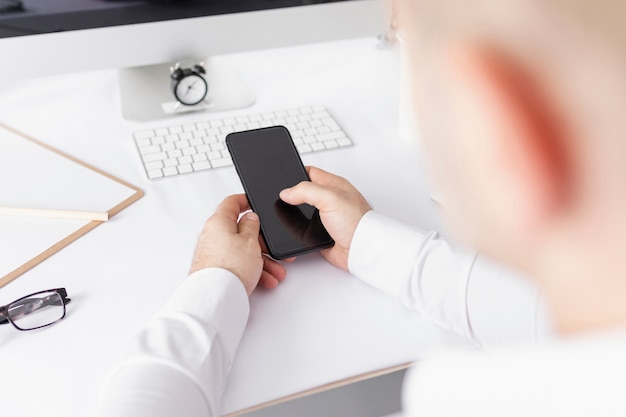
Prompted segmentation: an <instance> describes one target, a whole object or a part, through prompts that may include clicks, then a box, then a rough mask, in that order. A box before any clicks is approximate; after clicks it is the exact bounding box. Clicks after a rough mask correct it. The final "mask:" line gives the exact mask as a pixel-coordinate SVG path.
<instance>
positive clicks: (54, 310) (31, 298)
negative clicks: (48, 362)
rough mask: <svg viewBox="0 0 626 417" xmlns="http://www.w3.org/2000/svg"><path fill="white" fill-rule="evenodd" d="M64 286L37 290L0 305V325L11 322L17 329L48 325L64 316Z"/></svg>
mask: <svg viewBox="0 0 626 417" xmlns="http://www.w3.org/2000/svg"><path fill="white" fill-rule="evenodd" d="M70 301H72V300H71V299H69V298H67V291H66V290H65V288H57V289H54V290H46V291H39V292H36V293H34V294H31V295H27V296H26V297H22V298H20V299H18V300H15V301H13V302H12V303H9V304H7V305H5V306H1V307H0V325H2V324H7V323H11V324H12V325H13V327H15V328H16V329H17V330H35V329H40V328H42V327H46V326H50V325H51V324H54V323H56V322H57V321H59V320H61V319H62V318H63V317H65V305H66V304H67V303H69V302H70Z"/></svg>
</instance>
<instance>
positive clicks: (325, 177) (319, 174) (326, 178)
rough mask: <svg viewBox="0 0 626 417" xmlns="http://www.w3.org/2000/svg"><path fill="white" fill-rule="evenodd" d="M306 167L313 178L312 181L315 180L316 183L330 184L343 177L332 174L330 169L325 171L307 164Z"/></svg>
mask: <svg viewBox="0 0 626 417" xmlns="http://www.w3.org/2000/svg"><path fill="white" fill-rule="evenodd" d="M305 168H306V172H307V174H309V178H310V179H311V182H314V183H316V184H320V185H329V184H330V183H332V182H333V181H336V180H337V179H339V178H341V177H338V176H337V175H334V174H331V173H330V172H328V171H324V170H323V169H321V168H317V167H314V166H307V167H305Z"/></svg>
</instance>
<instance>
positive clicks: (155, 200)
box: [0, 39, 459, 417]
mask: <svg viewBox="0 0 626 417" xmlns="http://www.w3.org/2000/svg"><path fill="white" fill-rule="evenodd" d="M376 43H377V42H376V40H375V39H359V40H354V41H343V42H337V43H332V44H323V45H311V46H307V47H301V48H292V49H282V50H271V51H261V52H255V53H247V54H238V55H234V56H230V57H228V60H229V61H230V62H231V64H232V65H233V66H234V67H235V68H236V69H237V70H238V71H239V73H240V75H242V76H243V77H244V79H245V80H246V81H247V82H248V83H249V84H250V85H251V86H252V88H253V89H254V90H255V91H256V93H257V94H258V101H257V103H256V105H255V106H254V107H253V108H252V109H245V110H241V111H237V112H234V113H235V114H239V113H246V112H249V111H257V110H258V111H260V110H265V109H273V108H283V107H287V106H291V105H301V104H316V103H321V104H324V105H326V106H327V107H328V108H329V110H330V111H331V112H332V113H333V114H334V115H335V116H336V118H337V119H338V120H339V122H340V123H341V124H342V125H343V127H344V128H345V130H346V131H347V132H348V134H349V135H350V136H351V137H352V138H353V140H354V143H355V146H354V147H352V148H349V149H342V150H334V151H329V152H322V153H318V154H315V155H306V156H304V158H303V159H304V162H305V164H313V165H317V166H320V167H322V168H325V169H327V170H330V171H333V172H336V173H339V174H341V175H343V176H346V177H347V178H349V179H350V180H351V181H352V182H353V183H354V184H355V185H356V186H357V187H358V188H359V189H360V190H361V191H362V192H363V193H364V194H365V195H366V196H367V197H368V198H369V200H370V202H371V203H372V204H373V206H374V207H375V208H377V209H378V210H380V211H381V212H384V213H387V214H389V215H391V216H394V217H396V218H398V219H401V220H404V221H407V222H409V223H412V224H416V225H420V226H423V227H438V224H437V217H436V215H435V213H434V207H433V206H432V203H431V202H430V200H429V193H428V190H427V187H426V185H425V182H424V180H423V178H422V174H421V172H420V167H419V161H418V155H417V151H416V148H415V147H414V146H413V145H411V144H409V143H407V142H406V141H404V140H402V139H400V138H399V135H398V129H397V119H398V116H397V115H398V112H397V102H398V98H397V91H398V85H397V84H398V78H399V69H398V66H397V57H396V56H395V53H393V52H390V51H381V50H377V49H376V48H375V45H376ZM118 95H119V91H118V87H117V79H116V72H115V71H112V70H111V71H100V72H95V73H88V74H78V75H72V76H63V77H59V78H54V79H41V80H34V81H30V82H28V83H22V84H19V85H13V86H11V87H9V88H7V87H4V88H2V89H0V121H2V122H5V123H6V124H9V125H12V126H14V127H16V128H18V129H20V130H22V131H24V132H26V133H28V134H30V135H32V136H34V137H36V138H39V139H41V140H43V141H45V142H48V143H50V144H51V145H53V146H55V147H57V148H60V149H61V150H64V151H66V152H68V153H70V154H72V155H74V156H76V157H78V158H80V159H82V160H84V161H86V162H88V163H90V164H92V165H94V166H96V167H99V168H102V169H103V170H105V171H107V172H110V173H111V174H113V175H115V176H118V177H120V178H122V179H124V180H126V181H129V182H130V183H132V184H134V185H137V186H139V187H140V188H142V189H143V190H144V191H145V193H146V194H145V197H144V198H143V199H141V200H139V201H138V202H137V203H135V204H133V205H132V206H130V207H129V208H128V209H126V210H124V211H122V212H121V213H120V214H119V215H118V216H116V217H114V218H113V219H112V220H111V221H109V222H108V223H106V224H104V225H102V226H100V227H98V228H97V229H95V230H94V231H92V232H90V233H88V234H87V235H86V236H84V237H82V238H81V239H79V240H78V241H76V242H74V243H72V244H71V245H70V246H68V247H67V248H65V249H63V250H62V251H61V252H59V253H57V254H55V255H54V256H52V257H51V258H50V259H48V260H46V261H44V262H43V263H42V264H41V265H39V266H37V267H36V268H34V269H33V270H31V271H29V272H28V273H26V274H25V275H23V276H21V277H20V278H18V279H17V280H16V281H14V282H13V283H11V284H9V285H8V286H6V287H4V288H2V289H0V304H5V303H7V302H10V301H12V300H13V299H15V298H18V297H20V296H22V295H26V294H29V293H30V292H34V291H37V290H41V289H47V288H53V287H60V286H65V287H66V288H67V290H68V292H69V295H70V297H71V298H72V300H73V301H72V303H71V304H70V305H69V306H68V316H67V317H66V319H65V320H63V321H62V322H60V323H58V324H56V325H55V326H53V327H50V328H47V329H44V330H42V331H34V332H29V333H24V332H18V331H16V330H15V329H13V328H12V327H10V326H2V328H0V375H1V377H0V404H1V405H0V408H1V412H2V414H3V415H7V416H9V415H10V416H12V417H17V416H28V417H36V416H42V417H43V416H45V417H55V416H59V417H61V416H63V417H79V416H81V417H82V416H85V415H86V413H87V411H88V410H89V408H90V406H91V405H92V404H93V402H94V399H95V398H96V395H97V391H98V388H99V386H100V383H101V381H102V379H103V377H104V375H105V374H106V372H107V371H108V370H109V369H110V367H111V365H112V363H113V361H114V360H115V357H116V355H118V354H119V353H120V352H121V350H122V348H123V346H124V344H125V343H126V342H127V341H128V340H129V339H130V338H131V337H132V336H133V335H134V334H135V332H136V331H137V330H138V329H139V328H140V327H141V326H142V325H144V324H145V323H146V322H147V321H148V319H149V318H150V317H151V316H152V315H153V314H154V313H155V311H156V310H157V309H158V308H159V307H160V306H161V305H162V304H163V302H164V301H165V300H166V299H167V297H168V296H169V294H170V293H171V292H172V291H173V290H174V288H175V287H176V286H177V285H178V284H179V283H180V282H181V280H183V279H184V278H185V277H186V275H187V271H188V268H189V265H190V260H191V255H192V251H193V247H194V244H195V240H196V237H197V235H198V233H199V231H200V228H201V226H202V224H203V222H204V220H205V218H206V217H207V216H208V215H210V214H211V213H212V212H213V210H214V208H215V206H216V205H217V204H218V203H219V201H221V200H222V198H224V197H225V196H226V195H228V194H232V193H237V192H241V191H242V190H241V186H240V183H239V180H238V178H237V175H236V173H235V170H234V169H233V168H222V169H217V170H214V171H208V172H205V173H199V174H193V175H187V176H181V177H179V178H173V179H165V180H161V181H149V180H147V179H146V177H145V175H144V173H143V171H142V168H141V166H140V162H139V157H138V155H137V151H136V149H135V146H134V143H133V141H132V139H131V132H132V131H133V130H138V129H141V128H144V127H146V126H161V125H168V124H171V123H172V120H171V119H170V120H162V121H158V122H155V123H148V124H141V123H135V122H129V121H125V120H122V119H121V117H120V108H119V103H118ZM206 117H210V115H209V114H195V115H185V116H181V117H179V119H178V120H177V121H176V122H178V121H179V120H181V121H194V120H198V119H202V118H206ZM25 163H27V162H25ZM5 180H6V179H2V181H5ZM17 180H19V179H17ZM4 238H7V237H4V236H3V237H0V239H4ZM36 238H37V234H36V231H33V239H36ZM2 256H10V254H2ZM288 270H289V276H288V278H287V280H286V281H285V282H284V284H282V285H281V286H280V287H279V288H278V289H276V290H274V291H264V290H260V291H256V292H255V293H254V294H253V296H252V299H251V304H252V311H251V316H250V320H249V324H248V330H247V332H246V334H245V336H244V338H243V340H242V343H241V346H240V349H239V351H238V354H237V357H236V362H235V364H234V367H233V370H232V374H231V378H230V379H229V383H228V386H227V390H226V393H225V397H224V403H223V412H224V413H225V414H226V413H231V412H234V411H238V410H243V409H246V408H248V407H252V406H255V405H258V404H262V403H267V402H270V401H274V400H276V399H280V398H283V397H286V396H289V395H293V394H297V393H300V392H302V391H306V390H310V389H314V388H316V387H320V386H323V385H326V384H330V383H333V382H336V381H341V380H345V379H348V378H353V377H355V376H358V375H362V374H365V373H369V372H372V371H377V370H381V369H385V368H388V367H392V366H395V365H399V364H403V363H406V362H410V361H414V360H416V359H418V358H419V357H420V356H421V355H423V353H424V352H425V350H428V349H431V348H434V347H437V346H442V345H447V344H451V343H459V341H458V339H456V338H455V337H454V336H452V335H450V334H447V333H445V332H443V331H441V330H439V329H437V328H435V327H433V326H431V325H429V324H427V323H425V322H424V321H423V320H422V319H420V318H419V317H418V316H417V315H415V314H413V313H412V312H409V311H408V310H406V309H405V308H404V307H402V306H401V305H399V304H398V303H396V302H395V301H394V300H392V299H390V298H388V297H387V296H385V295H383V294H380V293H378V292H377V291H375V290H373V289H371V288H370V287H368V286H366V285H365V284H363V283H361V282H360V281H359V280H357V279H355V278H353V277H351V276H350V275H349V274H347V273H343V272H342V271H339V270H336V269H334V268H333V267H331V266H329V265H328V264H326V263H325V262H324V261H323V260H322V259H321V258H320V257H319V256H318V255H316V254H314V255H309V256H305V257H302V258H300V259H299V260H298V261H297V262H296V263H295V264H293V265H289V266H288Z"/></svg>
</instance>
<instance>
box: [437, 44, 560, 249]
mask: <svg viewBox="0 0 626 417" xmlns="http://www.w3.org/2000/svg"><path fill="white" fill-rule="evenodd" d="M444 61H445V64H444V71H445V72H446V73H447V76H446V75H444V80H445V79H447V80H446V82H449V83H448V89H449V94H450V99H451V100H450V104H451V105H452V106H454V109H452V114H453V115H454V116H453V117H454V122H455V123H456V125H455V127H454V129H455V132H454V134H455V137H456V138H457V139H458V142H460V143H458V145H459V146H460V149H459V152H460V157H461V158H462V160H463V166H464V169H466V170H467V172H466V174H467V175H468V178H467V181H466V183H467V184H468V186H469V187H470V188H471V190H468V191H469V192H471V194H472V199H473V203H472V204H474V205H477V206H476V207H475V209H476V210H477V212H480V213H482V215H483V216H484V219H486V220H485V221H486V224H488V225H489V226H490V227H489V229H492V228H493V229H494V230H491V232H493V233H505V234H506V235H508V236H500V237H497V238H498V239H502V238H504V239H514V240H515V239H517V240H519V239H525V238H531V239H532V238H533V236H534V235H535V233H536V232H537V231H538V230H539V229H540V228H543V227H546V226H547V222H548V221H549V220H550V219H551V217H552V216H553V215H554V214H556V212H555V210H558V209H559V208H560V207H561V204H562V203H563V202H564V201H565V199H567V198H568V191H569V181H570V179H571V178H569V175H570V173H569V167H568V159H569V158H568V157H567V155H568V151H569V149H568V148H567V146H568V144H567V143H566V141H565V139H566V138H565V137H564V136H565V135H564V132H565V130H564V129H563V125H562V124H561V121H560V120H559V118H558V117H557V114H558V112H557V111H556V108H555V107H554V106H553V105H552V104H551V102H550V101H549V100H548V98H547V97H548V95H547V94H546V91H542V89H541V88H540V84H539V83H538V82H536V81H537V80H534V79H533V77H532V76H530V75H529V73H528V72H526V71H523V69H522V67H521V65H519V64H518V63H517V62H516V61H515V60H513V59H511V58H509V57H507V56H504V55H503V54H501V53H498V52H496V51H494V50H493V49H489V48H485V47H481V46H479V47H476V46H474V45H471V46H467V45H465V46H463V47H461V48H456V49H454V50H453V51H448V54H447V55H446V58H445V59H444ZM484 232H488V231H487V230H484ZM510 243H514V242H510ZM517 243H523V242H522V241H518V242H517ZM526 243H529V241H526Z"/></svg>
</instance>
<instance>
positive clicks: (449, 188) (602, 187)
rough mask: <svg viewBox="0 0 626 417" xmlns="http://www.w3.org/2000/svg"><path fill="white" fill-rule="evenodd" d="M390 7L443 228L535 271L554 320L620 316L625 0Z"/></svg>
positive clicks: (579, 323) (625, 294)
mask: <svg viewBox="0 0 626 417" xmlns="http://www.w3.org/2000/svg"><path fill="white" fill-rule="evenodd" d="M400 13H401V24H400V33H401V38H402V39H403V48H404V49H405V52H406V53H407V55H408V62H409V65H410V72H411V74H412V76H413V78H412V85H411V89H412V91H413V98H414V100H413V104H414V106H415V109H416V113H417V118H418V125H419V126H420V128H421V135H420V136H421V138H422V140H423V141H424V143H425V147H426V149H427V150H428V153H429V156H430V162H431V168H432V171H433V173H434V179H435V184H436V187H438V191H439V192H440V193H441V195H442V196H443V200H444V209H445V211H446V212H447V214H448V217H449V219H450V221H451V223H452V226H453V228H454V229H455V230H456V231H457V232H458V233H459V234H460V236H461V237H462V238H463V239H464V240H466V241H467V242H469V243H470V244H472V245H474V246H476V247H477V248H478V249H479V250H483V251H484V252H486V253H487V254H489V255H491V256H493V257H495V258H497V259H500V260H501V261H504V262H507V263H509V264H511V265H513V266H515V267H517V268H519V269H521V270H523V271H525V272H526V273H528V274H529V275H530V276H532V277H534V278H535V279H537V280H538V282H539V283H540V285H542V286H543V288H544V290H545V291H546V294H547V296H548V299H549V301H550V303H551V305H552V307H553V311H554V312H555V316H556V319H557V324H558V325H559V326H560V327H561V329H562V330H564V331H575V330H583V329H590V328H596V327H600V326H606V325H614V324H617V323H621V324H624V325H626V302H621V300H622V298H624V299H626V259H625V258H626V256H624V255H623V254H622V252H623V251H624V250H623V249H622V248H626V218H625V214H626V124H625V123H624V119H625V118H626V25H625V24H624V23H626V17H625V16H626V3H624V2H619V1H615V0H508V1H502V0H476V1H472V2H468V1H463V0H438V1H427V0H402V2H401V4H400ZM625 301H626V300H625ZM621 305H624V307H621Z"/></svg>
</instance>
